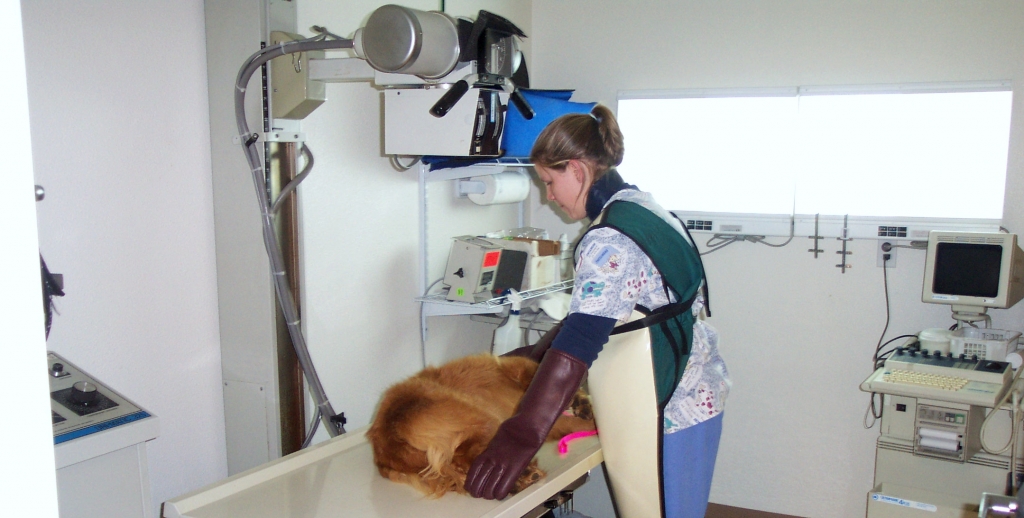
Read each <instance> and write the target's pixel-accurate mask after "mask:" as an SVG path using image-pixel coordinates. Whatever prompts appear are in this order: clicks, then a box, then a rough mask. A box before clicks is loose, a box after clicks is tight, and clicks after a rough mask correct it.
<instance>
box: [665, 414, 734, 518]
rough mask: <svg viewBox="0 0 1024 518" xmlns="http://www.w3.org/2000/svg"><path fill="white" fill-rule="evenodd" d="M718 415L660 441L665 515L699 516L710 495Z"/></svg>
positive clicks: (719, 425)
mask: <svg viewBox="0 0 1024 518" xmlns="http://www.w3.org/2000/svg"><path fill="white" fill-rule="evenodd" d="M721 437H722V414H718V415H716V416H715V417H712V418H711V419H709V420H707V421H704V422H703V423H700V424H698V425H694V426H691V427H689V428H686V429H684V430H680V431H678V432H676V433H672V434H666V435H665V437H664V439H663V440H662V465H663V469H664V481H665V518H703V517H704V511H705V510H707V507H708V496H709V495H710V494H711V476H712V475H713V474H714V472H715V457H716V456H718V440H719V439H720V438H721Z"/></svg>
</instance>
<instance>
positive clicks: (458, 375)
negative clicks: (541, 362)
mask: <svg viewBox="0 0 1024 518" xmlns="http://www.w3.org/2000/svg"><path fill="white" fill-rule="evenodd" d="M536 371H537V363H536V362H534V361H533V360H531V359H528V358H520V357H495V356H491V355H479V356H469V357H466V358H462V359H458V360H455V361H453V362H450V363H447V364H445V365H443V366H441V367H428V368H426V369H424V370H423V371H421V372H420V373H419V374H416V375H414V376H413V377H411V378H409V379H407V380H405V381H403V382H401V383H398V384H396V385H394V386H392V387H391V388H389V389H388V390H387V391H386V392H385V393H384V396H383V398H382V400H381V403H380V407H379V408H378V410H377V417H376V418H375V419H374V421H373V425H372V426H370V429H369V430H368V431H367V432H366V437H367V438H368V439H369V441H370V444H372V446H373V459H374V462H375V463H376V464H377V469H378V470H380V474H381V476H383V477H385V478H388V479H391V480H393V481H396V482H403V483H406V484H409V485H411V486H413V487H415V488H417V489H419V490H420V491H421V492H423V493H425V494H427V495H430V496H433V497H440V496H442V495H444V494H445V493H447V492H449V491H455V492H458V493H462V494H465V493H466V490H465V489H464V487H463V486H464V484H465V482H466V473H467V472H468V471H469V467H470V466H471V465H472V464H473V460H474V459H476V457H477V456H478V455H480V454H481V453H483V451H484V449H485V448H486V447H487V444H488V443H490V441H491V438H493V437H494V434H495V433H496V432H497V430H498V425H500V424H501V423H502V422H503V421H504V420H506V419H508V418H509V417H511V416H512V414H513V413H514V412H515V410H516V407H517V406H518V404H519V400H520V399H521V398H522V397H523V394H524V393H525V391H526V388H527V387H528V386H529V385H530V380H532V379H533V375H534V373H535V372H536ZM570 409H571V410H572V414H573V415H565V414H563V415H562V416H560V417H559V418H558V420H557V421H556V422H555V425H554V427H553V428H552V429H551V432H550V433H549V434H548V437H547V438H548V440H552V439H560V438H561V437H563V436H565V435H567V434H570V433H573V432H578V431H582V430H593V429H594V428H595V425H594V415H593V411H592V408H591V406H590V401H589V399H587V396H586V394H584V393H583V392H582V391H578V392H577V394H576V397H574V398H573V402H572V403H571V405H570ZM542 476H544V472H543V471H541V470H540V468H539V467H538V466H537V461H536V459H535V460H533V461H531V463H530V465H529V466H527V468H526V469H525V470H524V471H523V473H522V475H520V477H519V479H518V480H517V481H516V484H515V489H514V491H516V492H518V491H521V490H523V489H524V488H526V487H527V486H529V485H530V484H532V483H533V482H535V481H537V480H539V479H540V478H541V477H542Z"/></svg>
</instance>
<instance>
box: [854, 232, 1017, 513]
mask: <svg viewBox="0 0 1024 518" xmlns="http://www.w3.org/2000/svg"><path fill="white" fill-rule="evenodd" d="M1022 267H1024V252H1022V251H1021V249H1020V247H1019V246H1018V245H1017V236H1016V235H1014V234H1004V233H980V232H945V231H932V232H930V233H929V239H928V253H927V258H926V262H925V272H924V282H923V287H922V296H921V299H922V301H924V302H928V303H933V304H949V305H950V306H952V310H953V319H954V320H956V321H957V324H956V327H957V330H956V331H953V332H952V333H949V334H947V335H946V339H947V342H946V346H945V348H940V347H937V346H935V345H933V344H934V343H935V342H934V337H930V339H927V340H926V339H925V338H924V333H922V336H921V337H919V338H915V339H911V340H910V341H908V342H907V343H904V344H903V346H901V347H897V348H896V349H895V351H894V352H893V353H892V354H890V355H889V356H888V358H886V359H885V361H884V363H883V364H881V365H877V364H876V366H877V367H878V368H877V369H876V370H875V372H874V373H872V374H871V376H869V377H868V378H867V379H866V380H864V382H863V383H862V384H861V390H864V391H865V392H871V393H873V394H879V395H881V398H882V404H881V416H880V417H881V434H880V436H879V438H878V441H877V443H876V452H875V475H874V488H873V489H872V491H870V492H869V493H868V502H867V504H868V505H867V507H868V513H867V514H868V517H869V518H882V517H901V516H924V515H925V514H927V515H928V516H942V517H960V518H966V517H974V516H978V504H979V502H980V501H981V499H982V495H983V494H985V493H988V494H996V495H1003V494H1013V492H1014V490H1015V488H1016V487H1017V486H1018V485H1019V480H1020V477H1019V473H1020V468H1019V467H1018V465H1019V464H1020V463H1019V462H1018V461H1017V459H1019V457H1020V455H1021V452H1020V444H1019V442H1020V438H1019V436H1018V434H1017V433H1016V430H1017V429H1018V428H1019V427H1020V424H1021V419H1020V418H1021V415H1022V412H1021V411H1020V409H1019V405H1020V399H1021V392H1022V390H1021V387H1020V386H1019V384H1018V383H1016V382H1017V380H1018V378H1019V375H1020V372H1022V371H1021V369H1018V371H1017V374H1016V375H1015V374H1014V373H1013V368H1012V366H1011V364H1010V363H1008V362H1005V361H1000V360H1002V359H1004V358H1006V354H1007V352H1008V351H1009V350H1011V349H1015V348H1016V341H1017V338H1018V337H1019V336H1020V333H1017V332H1010V331H1001V330H995V329H989V328H990V327H991V318H990V317H989V316H988V315H987V310H988V308H1001V309H1005V308H1009V307H1012V306H1013V305H1014V304H1016V303H1017V302H1018V301H1020V300H1021V298H1024V279H1022V275H1024V268H1022ZM979 322H983V323H984V327H985V328H978V327H977V325H978V323H979ZM930 331H931V330H930ZM943 331H945V330H943ZM947 333H948V332H947ZM950 337H952V339H953V341H957V340H959V342H958V344H955V345H957V346H954V347H952V348H950V347H949V342H948V340H949V338H950ZM979 345H980V346H982V347H981V348H972V347H974V346H979ZM929 348H930V349H931V350H929ZM883 356H884V355H883ZM873 397H874V396H873ZM872 408H875V407H874V404H873V406H872Z"/></svg>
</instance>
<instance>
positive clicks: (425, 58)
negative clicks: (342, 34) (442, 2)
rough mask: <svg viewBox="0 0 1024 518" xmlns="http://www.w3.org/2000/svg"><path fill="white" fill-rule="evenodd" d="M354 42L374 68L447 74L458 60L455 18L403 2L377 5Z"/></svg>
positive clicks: (358, 52) (424, 75)
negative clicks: (411, 7) (405, 5)
mask: <svg viewBox="0 0 1024 518" xmlns="http://www.w3.org/2000/svg"><path fill="white" fill-rule="evenodd" d="M354 43H355V51H356V55H358V56H359V57H361V58H363V59H365V60H366V61H367V62H368V63H369V64H370V66H372V67H373V68H375V69H377V70H380V71H381V72H388V73H394V74H411V75H416V76H419V77H422V78H424V79H436V78H439V77H444V76H445V75H447V74H448V73H449V72H451V71H452V70H453V69H454V68H455V65H456V63H458V60H459V33H458V29H457V27H456V23H455V20H453V19H452V18H450V17H449V16H448V15H446V14H444V13H439V12H433V11H429V12H428V11H418V10H416V9H409V8H408V7H402V6H400V5H393V4H390V5H384V6H381V7H379V8H377V10H376V11H374V12H373V14H371V15H370V18H369V19H368V20H367V21H366V26H365V27H363V28H361V29H359V30H358V31H356V34H355V37H354Z"/></svg>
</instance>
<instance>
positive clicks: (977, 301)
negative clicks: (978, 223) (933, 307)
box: [921, 230, 1024, 322]
mask: <svg viewBox="0 0 1024 518" xmlns="http://www.w3.org/2000/svg"><path fill="white" fill-rule="evenodd" d="M1021 298H1024V251H1021V249H1020V247H1019V246H1018V245H1017V235H1016V234H1004V233H998V232H946V231H940V230H933V231H931V232H929V234H928V254H927V257H926V258H925V265H924V287H923V290H922V292H921V300H922V301H923V302H930V303H933V304H949V305H951V306H953V318H955V319H956V320H958V321H961V322H974V321H978V320H988V317H987V316H986V315H985V312H986V310H987V309H988V308H1000V309H1005V308H1009V307H1011V306H1013V305H1014V304H1016V303H1017V302H1018V301H1020V300H1021Z"/></svg>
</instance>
